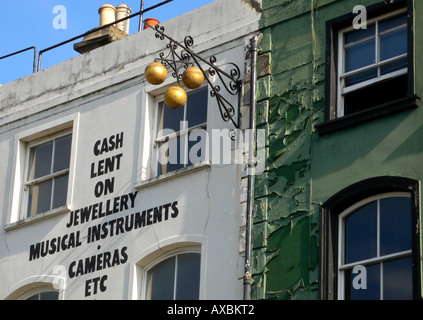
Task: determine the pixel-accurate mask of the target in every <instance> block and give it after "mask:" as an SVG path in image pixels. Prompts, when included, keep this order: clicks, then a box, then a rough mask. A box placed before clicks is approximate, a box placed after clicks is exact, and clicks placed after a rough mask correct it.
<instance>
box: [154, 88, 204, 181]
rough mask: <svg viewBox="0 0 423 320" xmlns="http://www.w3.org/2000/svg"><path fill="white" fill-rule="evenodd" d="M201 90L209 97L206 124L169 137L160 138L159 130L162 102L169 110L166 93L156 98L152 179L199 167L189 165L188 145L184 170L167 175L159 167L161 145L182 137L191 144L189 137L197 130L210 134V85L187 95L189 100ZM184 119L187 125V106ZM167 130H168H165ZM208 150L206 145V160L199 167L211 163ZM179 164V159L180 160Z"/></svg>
mask: <svg viewBox="0 0 423 320" xmlns="http://www.w3.org/2000/svg"><path fill="white" fill-rule="evenodd" d="M200 90H204V91H205V92H206V96H207V114H206V122H204V123H201V124H197V125H195V126H193V127H188V128H187V127H184V128H183V129H182V130H179V131H175V132H174V133H171V134H167V135H163V136H158V134H159V132H160V130H159V116H160V113H161V110H160V109H161V107H160V106H159V104H160V103H161V102H162V103H163V106H162V108H167V106H166V104H165V102H164V93H162V94H159V95H156V96H155V97H154V102H153V119H152V120H153V134H152V144H151V145H152V150H151V154H152V162H151V171H152V177H153V178H158V177H163V176H167V175H172V174H178V173H179V172H181V171H184V170H186V169H187V168H190V167H192V166H193V165H197V164H193V165H189V164H188V162H189V161H188V159H187V158H188V156H189V148H188V145H186V146H185V147H186V153H185V155H184V158H185V162H186V163H184V166H183V168H179V169H176V170H172V171H167V172H165V173H161V174H159V172H160V169H159V166H160V163H159V157H160V145H162V144H165V143H167V142H168V141H170V140H172V139H178V137H180V136H186V142H187V143H188V142H189V135H190V133H191V132H192V131H194V130H197V129H202V130H205V131H206V132H207V134H208V133H209V128H210V124H209V119H210V97H209V92H208V85H207V84H206V85H202V86H201V87H199V88H197V89H193V90H187V91H186V92H187V95H188V98H189V95H190V94H191V93H193V92H195V91H200ZM183 108H184V117H183V121H184V123H186V122H187V121H186V110H187V108H186V105H184V107H183ZM165 129H166V128H165ZM207 150H208V145H206V154H205V155H204V160H202V161H201V162H200V163H199V164H198V165H201V164H202V163H208V162H209V156H210V155H209V153H208V152H207ZM178 162H179V159H178Z"/></svg>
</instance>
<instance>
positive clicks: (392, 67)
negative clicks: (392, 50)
mask: <svg viewBox="0 0 423 320" xmlns="http://www.w3.org/2000/svg"><path fill="white" fill-rule="evenodd" d="M407 67H408V60H407V59H401V60H398V61H395V62H391V63H389V64H385V65H384V66H381V67H380V74H381V75H385V74H388V73H391V72H394V71H397V70H401V69H405V68H407Z"/></svg>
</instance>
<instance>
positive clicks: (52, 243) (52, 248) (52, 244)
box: [48, 238, 57, 254]
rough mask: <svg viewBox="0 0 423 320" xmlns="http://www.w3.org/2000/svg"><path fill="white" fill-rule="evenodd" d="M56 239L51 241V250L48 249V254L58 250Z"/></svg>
mask: <svg viewBox="0 0 423 320" xmlns="http://www.w3.org/2000/svg"><path fill="white" fill-rule="evenodd" d="M56 241H57V239H56V238H54V239H52V240H51V241H50V250H49V251H48V254H54V253H55V252H56Z"/></svg>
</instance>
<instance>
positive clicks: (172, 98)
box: [165, 86, 187, 109]
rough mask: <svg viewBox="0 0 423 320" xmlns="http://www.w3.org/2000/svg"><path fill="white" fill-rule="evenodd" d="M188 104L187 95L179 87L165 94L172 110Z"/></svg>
mask: <svg viewBox="0 0 423 320" xmlns="http://www.w3.org/2000/svg"><path fill="white" fill-rule="evenodd" d="M186 102H187V94H186V92H185V90H184V89H182V88H181V87H179V86H173V87H170V88H169V89H167V91H166V93H165V103H166V105H167V106H168V107H170V108H172V109H179V108H182V107H183V106H184V105H185V103H186Z"/></svg>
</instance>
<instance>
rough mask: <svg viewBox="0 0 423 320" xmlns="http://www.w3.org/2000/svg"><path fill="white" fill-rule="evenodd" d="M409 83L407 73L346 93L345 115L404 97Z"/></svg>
mask: <svg viewBox="0 0 423 320" xmlns="http://www.w3.org/2000/svg"><path fill="white" fill-rule="evenodd" d="M407 85H408V81H407V75H403V76H400V77H395V78H392V79H389V80H387V81H383V82H378V83H376V84H374V85H371V86H366V87H364V88H363V89H360V90H357V91H354V92H351V93H349V94H346V95H345V96H344V97H345V100H344V101H345V115H348V114H352V113H355V112H359V111H363V110H366V109H369V108H372V107H376V106H378V105H381V104H384V103H388V102H392V101H395V100H397V99H400V98H404V97H406V96H407V93H408V87H407ZM363 97H366V98H365V99H363Z"/></svg>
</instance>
